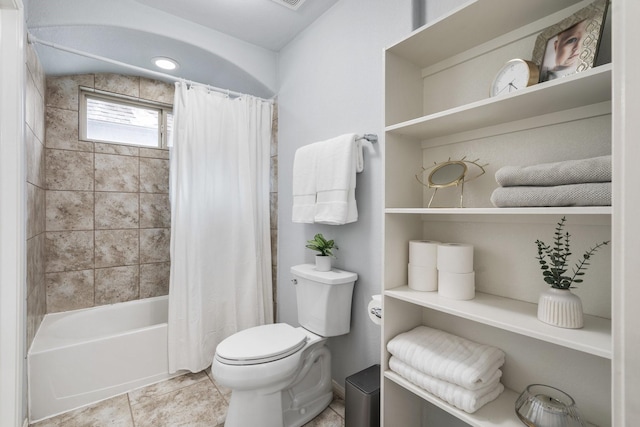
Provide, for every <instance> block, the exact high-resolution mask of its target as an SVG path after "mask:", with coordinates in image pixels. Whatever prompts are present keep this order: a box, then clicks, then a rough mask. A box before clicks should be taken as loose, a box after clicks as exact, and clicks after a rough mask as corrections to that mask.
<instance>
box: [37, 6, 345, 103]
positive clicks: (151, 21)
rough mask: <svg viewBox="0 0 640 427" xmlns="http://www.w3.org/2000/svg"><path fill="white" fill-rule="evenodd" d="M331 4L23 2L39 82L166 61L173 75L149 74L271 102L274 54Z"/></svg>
mask: <svg viewBox="0 0 640 427" xmlns="http://www.w3.org/2000/svg"><path fill="white" fill-rule="evenodd" d="M337 1H338V0H306V1H304V2H300V3H301V5H300V7H299V9H298V10H292V9H290V8H288V7H286V6H283V5H281V4H278V3H277V2H275V1H274V0H180V1H179V2H178V1H176V0H109V1H104V0H26V1H25V9H26V19H27V28H28V31H29V33H30V34H31V35H32V36H33V37H32V40H33V39H36V40H41V41H42V42H43V43H35V44H34V46H35V48H36V51H37V53H38V57H39V59H40V61H41V63H42V65H43V68H44V70H45V73H46V74H47V75H67V74H83V73H98V72H115V73H122V74H139V75H145V73H144V72H143V71H141V70H134V71H132V70H131V69H127V68H125V67H123V66H121V65H119V64H118V62H121V63H126V64H131V65H134V66H137V67H140V68H142V69H151V70H154V66H153V65H152V63H151V58H153V57H157V56H167V57H170V58H173V59H175V60H177V61H178V62H179V68H178V69H177V70H175V71H173V72H166V71H163V70H159V69H155V70H154V71H158V72H162V73H165V74H170V75H175V76H177V77H180V78H184V79H186V80H190V81H195V82H200V83H204V84H209V85H212V86H216V87H220V88H224V89H230V90H233V91H237V92H242V93H250V94H253V95H256V96H261V97H271V96H273V95H274V94H275V91H276V83H277V82H276V68H277V67H276V65H277V64H276V62H277V52H279V51H280V50H281V49H282V48H283V47H284V46H286V45H287V43H289V42H290V41H291V40H293V39H294V38H295V37H296V36H297V35H298V34H300V33H301V32H302V31H303V30H304V29H305V28H307V27H308V26H309V25H311V24H312V23H313V22H314V21H315V20H317V19H318V18H319V17H320V16H321V15H322V14H323V13H325V12H326V11H327V10H328V9H330V8H331V7H332V6H333V5H334V4H335V3H337ZM45 43H54V44H56V45H60V46H63V47H67V48H71V49H75V50H78V51H82V52H87V53H90V54H92V55H97V56H99V57H105V58H109V59H111V60H114V61H116V62H115V63H113V62H112V63H109V62H105V61H101V60H97V59H95V58H94V59H90V58H87V57H83V56H81V55H77V54H75V53H69V52H66V51H62V50H59V49H54V48H52V47H50V46H47V45H46V44H45ZM148 77H153V78H159V79H160V80H166V81H170V80H171V79H165V78H162V77H160V76H158V75H151V74H149V75H148ZM174 80H175V79H174Z"/></svg>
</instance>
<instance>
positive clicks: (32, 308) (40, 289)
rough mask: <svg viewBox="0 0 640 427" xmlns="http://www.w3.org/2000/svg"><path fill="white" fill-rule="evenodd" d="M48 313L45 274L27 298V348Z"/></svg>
mask: <svg viewBox="0 0 640 427" xmlns="http://www.w3.org/2000/svg"><path fill="white" fill-rule="evenodd" d="M46 313H47V291H46V284H45V281H44V274H43V275H42V280H41V283H40V284H38V286H36V287H35V288H34V290H33V292H31V293H30V294H29V295H28V296H27V347H30V346H31V343H32V342H33V338H34V337H35V335H36V332H37V330H38V327H39V326H40V323H42V319H43V318H44V315H45V314H46Z"/></svg>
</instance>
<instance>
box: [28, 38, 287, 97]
mask: <svg viewBox="0 0 640 427" xmlns="http://www.w3.org/2000/svg"><path fill="white" fill-rule="evenodd" d="M27 40H28V42H29V44H34V43H37V44H41V45H43V46H49V47H52V48H54V49H58V50H62V51H65V52H69V53H73V54H75V55H80V56H84V57H87V58H91V59H96V60H98V61H102V62H107V63H109V64H113V65H118V66H120V67H125V68H129V69H131V70H135V71H138V72H141V73H147V74H151V75H154V76H156V77H160V78H163V79H168V80H173V81H181V82H185V83H188V84H191V85H196V86H204V87H206V88H207V89H210V90H212V91H214V92H221V93H224V94H226V95H229V96H236V97H240V96H246V95H247V94H244V93H241V92H236V91H233V90H229V89H222V88H219V87H215V86H211V85H208V84H204V83H198V82H194V81H191V80H187V79H184V78H182V77H177V76H174V75H171V74H167V73H162V72H160V71H154V70H149V69H147V68H143V67H138V66H137V65H132V64H127V63H126V62H121V61H116V60H115V59H110V58H106V57H104V56H99V55H94V54H92V53H89V52H85V51H82V50H78V49H74V48H72V47H67V46H62V45H59V44H57V43H52V42H48V41H44V40H40V39H39V38H37V37H36V36H34V35H33V34H31V33H27ZM250 96H253V95H250ZM256 98H259V99H262V100H263V101H266V102H270V103H272V104H273V103H274V100H273V99H264V98H260V97H259V96H256Z"/></svg>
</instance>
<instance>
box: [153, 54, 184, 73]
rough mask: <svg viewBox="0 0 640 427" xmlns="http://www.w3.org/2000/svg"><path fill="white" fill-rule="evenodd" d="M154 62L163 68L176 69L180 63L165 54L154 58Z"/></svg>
mask: <svg viewBox="0 0 640 427" xmlns="http://www.w3.org/2000/svg"><path fill="white" fill-rule="evenodd" d="M153 63H154V64H156V67H158V68H162V69H163V70H175V69H176V68H178V63H177V62H176V61H175V60H173V59H171V58H167V57H164V56H158V57H156V58H153Z"/></svg>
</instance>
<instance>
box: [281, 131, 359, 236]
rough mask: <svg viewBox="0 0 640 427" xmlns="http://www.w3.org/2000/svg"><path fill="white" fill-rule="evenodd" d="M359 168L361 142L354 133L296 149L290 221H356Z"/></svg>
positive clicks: (331, 222) (329, 222)
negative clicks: (357, 174)
mask: <svg viewBox="0 0 640 427" xmlns="http://www.w3.org/2000/svg"><path fill="white" fill-rule="evenodd" d="M362 170H363V155H362V145H361V142H360V139H359V138H358V136H357V135H356V134H345V135H340V136H338V137H335V138H332V139H329V140H326V141H320V142H316V143H313V144H309V145H305V146H303V147H301V148H299V149H298V150H296V154H295V157H294V160H293V210H292V220H293V222H301V223H309V224H312V223H321V224H332V225H340V224H347V223H350V222H355V221H357V220H358V209H357V207H356V194H355V191H356V173H357V172H362Z"/></svg>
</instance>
